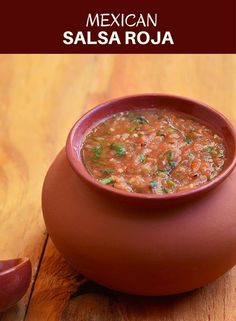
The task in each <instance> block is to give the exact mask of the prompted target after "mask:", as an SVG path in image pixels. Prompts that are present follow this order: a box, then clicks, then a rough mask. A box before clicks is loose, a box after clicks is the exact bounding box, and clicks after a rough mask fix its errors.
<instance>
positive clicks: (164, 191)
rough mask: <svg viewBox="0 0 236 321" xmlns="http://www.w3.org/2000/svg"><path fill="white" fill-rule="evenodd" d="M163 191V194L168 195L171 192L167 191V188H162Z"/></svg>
mask: <svg viewBox="0 0 236 321" xmlns="http://www.w3.org/2000/svg"><path fill="white" fill-rule="evenodd" d="M161 191H162V193H163V194H168V193H169V192H170V191H169V190H168V189H167V188H165V187H162V188H161Z"/></svg>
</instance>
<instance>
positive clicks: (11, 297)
mask: <svg viewBox="0 0 236 321" xmlns="http://www.w3.org/2000/svg"><path fill="white" fill-rule="evenodd" d="M30 280H31V263H30V260H29V259H28V258H18V259H12V260H0V312H1V311H3V310H5V309H7V308H9V307H11V306H12V305H14V304H15V303H16V302H18V301H19V300H20V299H21V298H22V297H23V296H24V294H25V293H26V291H27V289H28V287H29V284H30Z"/></svg>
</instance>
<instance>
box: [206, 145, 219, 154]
mask: <svg viewBox="0 0 236 321" xmlns="http://www.w3.org/2000/svg"><path fill="white" fill-rule="evenodd" d="M204 151H205V152H207V153H209V154H211V155H216V154H217V151H216V148H215V146H207V147H206V148H205V149H204Z"/></svg>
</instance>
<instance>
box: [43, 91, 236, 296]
mask: <svg viewBox="0 0 236 321" xmlns="http://www.w3.org/2000/svg"><path fill="white" fill-rule="evenodd" d="M150 107H151V108H154V107H158V108H162V107H168V108H170V109H173V110H179V111H182V112H184V113H186V114H189V115H193V116H195V117H197V118H199V119H200V120H202V121H203V122H205V123H207V124H208V125H209V126H211V127H213V128H214V129H215V130H216V131H217V132H218V133H219V134H220V135H222V136H223V137H224V138H225V144H226V149H227V160H226V162H225V167H224V169H223V171H222V172H221V174H220V175H219V176H218V177H217V178H215V179H214V180H213V181H212V182H209V183H207V184H206V185H203V186H201V187H199V188H198V189H195V190H191V191H188V192H182V193H176V194H167V195H166V194H165V195H160V196H157V195H152V194H148V195H146V194H137V193H128V192H124V191H121V190H118V189H114V188H112V187H110V186H106V185H102V184H100V183H98V182H97V181H96V180H95V179H94V178H93V177H91V176H90V175H89V174H88V172H87V171H86V169H85V167H84V164H83V162H82V159H81V154H80V146H81V143H82V142H83V137H84V135H85V134H86V132H87V131H88V130H89V128H90V127H91V126H94V124H95V123H96V122H98V121H100V120H101V119H103V118H104V117H107V116H108V115H112V114H113V113H115V112H119V111H124V110H130V109H135V108H137V109H140V108H150ZM235 164H236V138H235V130H234V128H233V126H232V125H231V124H230V123H229V121H228V120H226V118H225V117H224V116H222V115H221V114H220V113H218V112H216V111H215V110H213V109H212V108H210V107H209V106H206V105H204V104H202V103H199V102H196V101H193V100H189V99H186V98H181V97H175V96H170V95H155V94H150V95H141V96H130V97H124V98H119V99H116V100H113V101H110V102H107V103H105V104H102V105H100V106H98V107H96V108H94V109H92V110H91V111H89V112H88V113H87V114H86V115H84V116H83V117H82V118H81V119H80V120H79V121H78V122H77V123H76V124H75V125H74V127H73V128H72V130H71V132H70V134H69V136H68V140H67V143H66V149H63V150H62V151H61V152H60V154H59V155H58V156H57V158H56V160H55V161H54V162H53V164H52V166H51V167H50V169H49V171H48V173H47V176H46V179H45V182H44V187H43V195H42V205H43V213H44V219H45V223H46V226H47V229H48V232H49V234H50V236H51V238H52V240H53V242H54V244H55V245H56V247H57V248H58V249H59V251H60V252H61V253H62V254H63V255H64V257H65V258H66V259H67V260H68V261H69V262H71V264H72V265H73V266H74V267H75V268H76V269H77V270H78V271H79V272H81V273H82V274H84V275H85V276H86V277H87V278H89V279H91V280H94V281H96V282H98V283H100V284H102V285H105V286H107V287H109V288H112V289H116V290H119V291H123V292H128V293H133V294H142V295H167V294H174V293H180V292H185V291H189V290H192V289H195V288H198V287H201V286H203V285H205V284H206V283H208V282H211V281H213V280H215V279H216V278H218V277H219V276H220V275H222V274H223V273H225V272H226V271H227V270H229V269H230V268H231V267H232V266H233V265H234V264H235V263H236V224H235V221H236V202H235V197H236V192H235V191H236V190H235V185H236V172H235V171H234V172H232V171H233V169H234V167H235ZM226 178H227V179H226ZM225 179H226V180H225Z"/></svg>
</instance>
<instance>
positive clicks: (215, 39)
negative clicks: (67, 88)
mask: <svg viewBox="0 0 236 321" xmlns="http://www.w3.org/2000/svg"><path fill="white" fill-rule="evenodd" d="M235 3H236V1H234V0H225V1H222V0H220V1H216V0H215V1H210V0H205V1H202V0H201V1H200V0H198V1H196V0H192V1H190V0H189V1H186V0H182V1H181V0H179V1H170V0H166V1H164V0H162V1H134V2H132V3H131V2H130V1H121V0H120V1H113V2H112V3H110V4H109V3H107V4H105V3H104V2H102V1H77V2H73V3H72V2H71V3H70V2H69V1H64V2H61V3H60V2H59V1H57V2H55V3H53V2H52V1H48V2H47V3H43V2H38V3H36V2H34V1H31V2H30V3H28V2H26V1H17V2H11V3H9V2H8V3H5V4H2V6H3V7H2V8H1V19H0V41H1V43H0V52H1V53H235V52H236V6H235Z"/></svg>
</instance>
